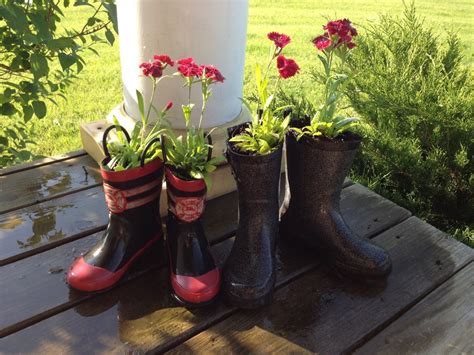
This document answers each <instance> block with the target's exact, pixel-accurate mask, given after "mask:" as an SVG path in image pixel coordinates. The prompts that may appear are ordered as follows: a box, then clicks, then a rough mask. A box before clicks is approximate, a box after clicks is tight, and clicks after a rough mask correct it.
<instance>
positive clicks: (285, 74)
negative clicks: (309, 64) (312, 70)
mask: <svg viewBox="0 0 474 355" xmlns="http://www.w3.org/2000/svg"><path fill="white" fill-rule="evenodd" d="M277 68H278V71H279V72H280V76H281V77H282V78H283V79H288V78H291V77H292V76H295V75H296V74H297V73H298V72H299V70H300V67H299V66H298V64H296V62H295V61H294V60H293V59H287V58H285V57H284V56H283V55H279V56H278V58H277Z"/></svg>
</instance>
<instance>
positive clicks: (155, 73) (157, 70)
mask: <svg viewBox="0 0 474 355" xmlns="http://www.w3.org/2000/svg"><path fill="white" fill-rule="evenodd" d="M140 68H141V69H142V72H143V75H145V76H151V77H153V78H159V77H161V76H162V75H163V66H162V65H161V63H160V62H152V63H150V62H145V63H142V64H140Z"/></svg>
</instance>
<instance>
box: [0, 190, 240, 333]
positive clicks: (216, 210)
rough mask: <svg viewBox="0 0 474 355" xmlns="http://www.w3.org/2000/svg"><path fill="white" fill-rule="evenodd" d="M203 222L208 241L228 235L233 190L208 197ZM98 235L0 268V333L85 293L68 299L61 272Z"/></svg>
mask: <svg viewBox="0 0 474 355" xmlns="http://www.w3.org/2000/svg"><path fill="white" fill-rule="evenodd" d="M223 221H225V223H224V222H223ZM203 225H204V228H205V230H206V231H207V236H208V238H209V240H210V241H211V243H215V242H217V241H220V240H222V239H223V238H226V237H227V238H228V237H230V236H231V235H232V234H233V232H234V231H235V229H236V227H237V200H236V193H235V192H234V193H230V194H228V195H224V196H222V197H219V198H217V199H214V200H212V201H210V202H209V203H208V206H207V208H206V211H205V213H204V218H203ZM99 236H100V233H97V234H94V235H92V236H89V237H86V238H81V239H78V240H76V241H74V242H71V243H67V244H65V245H62V246H59V247H57V248H54V249H51V250H48V251H45V252H43V253H40V254H36V255H34V256H31V257H29V258H27V259H23V260H20V261H17V262H14V263H12V264H9V265H6V266H3V267H2V268H1V269H0V284H1V285H8V287H0V299H1V300H2V307H1V308H0V336H2V335H5V334H8V333H11V332H12V331H15V330H16V329H20V328H22V327H24V326H25V325H27V324H31V323H32V322H35V321H36V320H37V319H41V318H44V317H46V316H47V315H48V314H52V313H55V312H57V311H58V310H61V309H65V308H68V307H71V306H72V304H74V303H77V302H80V301H81V300H84V299H86V298H87V297H88V296H87V295H86V294H78V293H77V292H76V293H74V294H75V295H76V296H75V297H74V299H73V300H71V298H70V296H71V292H70V289H69V287H68V286H67V284H66V281H65V273H66V272H67V269H68V267H69V265H70V264H71V262H72V261H73V260H74V258H75V257H77V256H78V255H79V254H80V253H81V252H84V251H85V250H87V249H89V248H90V247H91V246H92V245H93V244H94V243H95V242H96V241H97V238H98V237H99ZM153 266H154V265H151V266H150V267H153ZM145 269H146V268H145ZM132 276H133V277H134V276H136V275H132Z"/></svg>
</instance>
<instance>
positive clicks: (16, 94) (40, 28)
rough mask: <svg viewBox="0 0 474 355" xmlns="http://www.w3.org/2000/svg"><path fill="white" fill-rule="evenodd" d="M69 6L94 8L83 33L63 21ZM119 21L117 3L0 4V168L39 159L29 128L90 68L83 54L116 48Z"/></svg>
mask: <svg viewBox="0 0 474 355" xmlns="http://www.w3.org/2000/svg"><path fill="white" fill-rule="evenodd" d="M71 6H87V7H88V8H90V17H89V18H88V19H87V21H86V22H85V23H84V25H83V26H82V27H81V28H72V27H71V26H70V25H68V23H67V21H65V20H66V16H65V14H64V11H65V10H66V8H68V7H71ZM116 20H117V17H116V9H115V3H114V0H76V1H70V0H57V1H52V0H3V1H1V2H0V45H1V51H0V119H2V122H1V124H0V168H1V167H3V166H5V165H10V164H14V163H18V162H21V161H24V160H28V159H30V158H35V157H34V156H32V154H31V152H30V151H29V150H28V145H31V144H34V142H33V141H31V140H30V139H29V138H28V136H29V132H28V131H29V129H28V126H27V123H28V122H29V121H30V120H31V119H32V118H33V117H37V118H39V119H41V118H44V117H45V116H46V114H47V106H46V103H45V102H46V100H48V101H51V102H53V103H54V104H56V100H57V99H58V98H59V97H62V98H64V95H63V92H64V90H65V88H66V87H67V86H68V85H70V84H71V83H72V80H73V79H74V78H76V77H77V74H79V73H80V72H81V71H82V69H83V68H84V66H85V64H86V63H85V61H84V59H83V57H82V55H83V53H84V52H85V51H87V50H90V51H93V52H94V53H97V52H96V51H95V49H94V48H93V47H94V44H96V43H99V42H103V41H105V40H107V41H108V42H109V43H110V44H111V45H112V44H113V43H114V40H115V36H114V33H113V30H114V29H116V22H117V21H116ZM100 35H102V36H100ZM6 117H11V119H9V120H8V121H7V123H5V122H4V121H5V118H6Z"/></svg>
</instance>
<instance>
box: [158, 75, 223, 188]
mask: <svg viewBox="0 0 474 355" xmlns="http://www.w3.org/2000/svg"><path fill="white" fill-rule="evenodd" d="M175 75H177V76H181V77H182V78H183V79H184V80H185V86H186V87H187V88H188V93H189V95H188V104H187V105H183V106H182V111H183V118H184V121H185V124H186V135H185V136H183V135H180V136H176V135H175V134H174V133H173V131H172V130H171V129H168V130H167V131H166V133H165V135H166V138H167V139H166V140H165V149H166V164H167V165H169V166H171V167H172V168H173V172H174V173H175V174H176V175H177V176H178V177H179V178H181V179H184V180H193V179H197V180H199V179H204V181H205V182H206V185H207V187H208V188H211V185H212V181H211V178H210V175H209V174H210V173H211V172H213V171H214V170H216V167H217V164H219V163H220V162H222V161H223V159H224V158H223V157H215V158H211V159H209V160H208V152H209V150H210V149H212V145H210V144H209V143H208V141H207V140H208V136H209V135H210V134H211V133H212V131H211V132H209V133H206V132H205V131H204V129H202V128H201V125H202V122H203V118H204V113H205V111H206V104H207V101H208V100H209V98H210V97H211V95H212V91H211V89H210V87H211V85H212V84H214V83H215V81H214V80H213V79H212V78H207V77H206V71H205V70H204V71H203V73H202V75H201V77H200V78H198V80H196V78H195V77H184V76H182V75H181V74H179V73H176V74H175ZM196 83H200V84H201V94H202V102H203V103H202V106H201V115H200V118H199V125H198V127H195V126H193V125H192V124H191V114H192V111H193V109H194V107H195V105H194V104H193V103H192V102H191V90H192V86H193V85H194V84H196Z"/></svg>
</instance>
